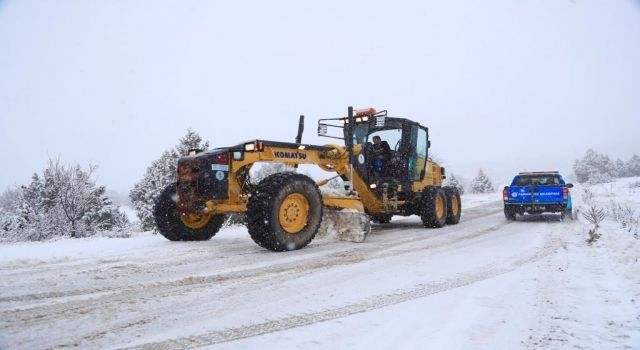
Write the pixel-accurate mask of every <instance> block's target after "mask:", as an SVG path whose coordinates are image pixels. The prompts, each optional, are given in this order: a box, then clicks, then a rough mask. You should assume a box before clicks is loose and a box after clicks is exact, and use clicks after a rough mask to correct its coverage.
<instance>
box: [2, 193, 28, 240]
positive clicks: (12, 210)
mask: <svg viewBox="0 0 640 350" xmlns="http://www.w3.org/2000/svg"><path fill="white" fill-rule="evenodd" d="M19 196H20V191H19V190H17V189H15V190H14V189H7V190H6V191H5V192H4V193H2V194H1V195H0V241H2V240H14V239H12V238H11V237H9V235H10V234H13V233H15V232H16V231H17V230H18V229H20V228H21V227H22V226H23V225H24V219H23V218H22V217H21V216H20V215H19V213H18V199H19Z"/></svg>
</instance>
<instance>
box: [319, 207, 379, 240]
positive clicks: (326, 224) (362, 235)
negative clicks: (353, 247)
mask: <svg viewBox="0 0 640 350" xmlns="http://www.w3.org/2000/svg"><path fill="white" fill-rule="evenodd" d="M369 232H371V223H370V221H369V216H368V215H367V214H365V213H362V212H359V211H355V210H354V211H351V210H348V209H344V210H332V209H325V210H324V214H323V215H322V224H321V225H320V228H319V229H318V236H323V237H324V236H326V237H331V238H333V239H337V240H339V241H349V242H356V243H362V242H364V241H365V239H366V238H367V236H368V235H369Z"/></svg>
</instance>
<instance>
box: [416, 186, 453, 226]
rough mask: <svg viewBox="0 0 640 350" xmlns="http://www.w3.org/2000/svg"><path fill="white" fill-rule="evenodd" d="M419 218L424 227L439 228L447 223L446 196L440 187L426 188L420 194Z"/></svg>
mask: <svg viewBox="0 0 640 350" xmlns="http://www.w3.org/2000/svg"><path fill="white" fill-rule="evenodd" d="M420 210H421V213H420V218H421V219H422V224H423V225H424V227H430V228H440V227H442V226H444V225H445V223H446V221H447V213H448V210H447V196H446V194H445V192H444V190H443V189H442V188H440V187H429V188H426V189H425V190H424V192H423V194H422V201H421V205H420Z"/></svg>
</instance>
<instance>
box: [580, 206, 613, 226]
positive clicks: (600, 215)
mask: <svg viewBox="0 0 640 350" xmlns="http://www.w3.org/2000/svg"><path fill="white" fill-rule="evenodd" d="M606 216H607V213H606V212H605V211H604V209H602V208H598V207H597V206H595V205H590V206H589V207H588V208H587V210H585V211H584V212H583V213H582V217H584V219H585V220H587V221H588V222H589V223H590V224H592V225H593V226H595V227H600V223H601V222H602V220H604V218H605V217H606Z"/></svg>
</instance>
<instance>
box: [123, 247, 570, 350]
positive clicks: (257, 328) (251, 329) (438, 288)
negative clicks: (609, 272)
mask: <svg viewBox="0 0 640 350" xmlns="http://www.w3.org/2000/svg"><path fill="white" fill-rule="evenodd" d="M561 246H562V243H561V241H560V240H559V239H557V238H555V237H554V238H552V239H549V240H548V241H547V242H546V244H545V245H544V246H543V247H541V248H539V249H536V250H534V251H533V252H530V253H529V254H527V255H526V256H524V257H519V258H516V259H514V260H513V261H511V264H510V265H511V266H509V267H503V268H494V267H491V265H489V266H487V267H485V268H484V269H479V270H477V271H475V272H472V273H468V274H461V275H458V276H456V277H454V278H450V279H444V280H441V281H438V282H432V283H427V284H418V285H416V286H415V287H414V288H411V289H399V290H395V291H392V292H390V293H384V294H378V295H375V296H372V297H368V298H366V299H363V300H361V301H357V302H354V303H350V304H347V305H344V306H341V307H336V308H330V309H326V310H321V311H316V312H309V313H302V314H299V315H291V316H286V317H282V318H279V319H275V320H267V321H265V322H261V323H255V324H250V325H246V326H241V327H236V328H228V329H223V330H214V331H210V332H206V333H204V334H200V335H195V336H189V337H183V338H178V339H169V340H166V341H160V342H152V343H146V344H140V345H135V346H132V347H128V348H126V349H130V350H132V349H165V350H173V349H186V348H196V347H205V346H211V345H215V344H220V343H227V342H231V341H235V340H240V339H245V338H250V337H255V336H260V335H265V334H269V333H274V332H280V331H285V330H288V329H292V328H299V327H304V326H309V325H313V324H315V323H320V322H326V321H331V320H335V319H339V318H344V317H348V316H351V315H355V314H359V313H365V312H369V311H373V310H377V309H381V308H384V307H388V306H392V305H396V304H400V303H404V302H408V301H412V300H415V299H419V298H424V297H428V296H430V295H434V294H438V293H442V292H446V291H449V290H452V289H456V288H461V287H465V286H468V285H471V284H473V283H477V282H481V281H484V280H487V279H491V278H494V277H497V276H500V275H503V274H506V273H509V272H512V271H515V270H517V269H518V268H520V267H521V266H525V265H527V264H530V263H533V262H536V261H539V260H541V259H543V258H545V257H547V256H550V255H552V254H555V252H556V251H557V250H558V249H559V248H560V247H561Z"/></svg>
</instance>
